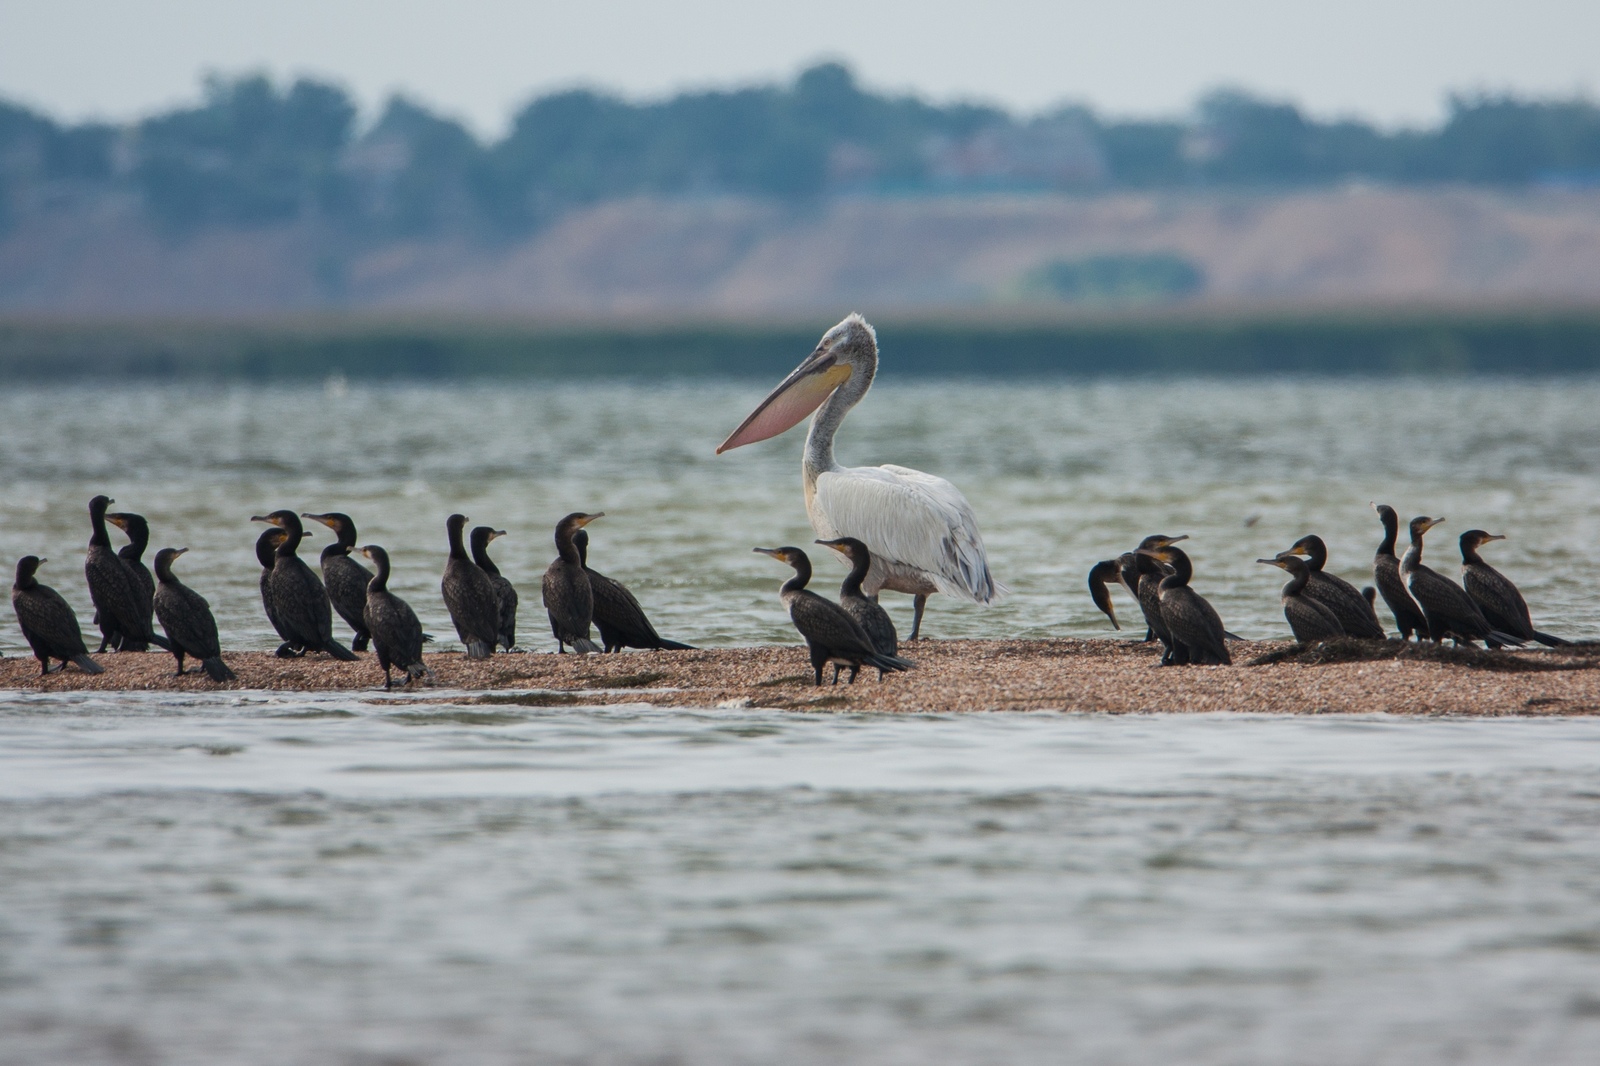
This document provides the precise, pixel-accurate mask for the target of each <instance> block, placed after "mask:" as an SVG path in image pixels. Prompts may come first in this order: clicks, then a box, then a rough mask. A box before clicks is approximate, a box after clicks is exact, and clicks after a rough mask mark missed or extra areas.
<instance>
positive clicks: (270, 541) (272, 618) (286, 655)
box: [256, 526, 306, 659]
mask: <svg viewBox="0 0 1600 1066" xmlns="http://www.w3.org/2000/svg"><path fill="white" fill-rule="evenodd" d="M288 536H289V534H288V533H285V532H284V531H283V530H281V529H279V528H278V527H277V526H269V527H268V528H266V529H263V530H262V531H261V536H259V537H257V538H256V562H258V563H260V564H261V607H262V609H263V610H265V611H266V612H267V621H269V622H271V623H272V629H273V631H274V632H276V633H277V634H278V638H279V639H280V640H282V641H283V643H282V644H280V645H278V650H277V652H275V654H276V655H277V656H278V658H280V659H293V658H296V657H298V656H301V655H304V654H305V653H306V650H305V649H304V648H302V647H300V646H299V645H298V644H296V643H294V642H293V641H292V640H290V638H289V634H288V633H286V632H285V631H284V628H283V623H282V622H280V621H279V620H278V612H277V609H276V608H275V607H273V605H272V593H271V592H270V591H269V590H268V584H269V583H270V582H271V581H272V567H273V564H274V563H275V562H277V558H278V545H280V544H282V543H283V542H284V540H286V539H287V538H288Z"/></svg>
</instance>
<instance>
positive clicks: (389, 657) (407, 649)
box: [361, 544, 428, 688]
mask: <svg viewBox="0 0 1600 1066" xmlns="http://www.w3.org/2000/svg"><path fill="white" fill-rule="evenodd" d="M361 554H362V555H365V556H366V557H367V558H368V559H371V560H372V563H373V565H374V566H376V567H377V568H378V572H377V573H376V574H375V575H373V578H372V583H371V584H369V585H368V586H367V606H366V615H365V617H364V618H363V619H362V626H363V628H365V629H366V631H367V632H368V633H369V634H371V635H372V650H373V652H374V653H375V654H376V655H377V657H378V665H379V666H381V667H383V687H384V688H389V687H390V686H391V685H392V684H393V681H392V680H391V678H390V676H389V668H390V667H395V668H397V669H400V670H404V671H405V674H406V678H405V680H404V681H402V682H401V684H403V685H409V684H411V680H412V678H418V677H423V676H425V675H426V674H427V672H428V668H427V667H426V666H424V665H422V640H423V637H422V623H421V622H419V621H417V612H415V611H413V610H412V609H411V605H410V604H409V603H407V602H406V601H405V600H402V599H401V598H400V597H399V596H396V595H395V594H394V593H392V592H390V591H389V553H388V552H386V551H384V550H383V549H382V548H380V547H378V546H377V545H376V544H368V545H367V546H366V547H364V548H362V549H361Z"/></svg>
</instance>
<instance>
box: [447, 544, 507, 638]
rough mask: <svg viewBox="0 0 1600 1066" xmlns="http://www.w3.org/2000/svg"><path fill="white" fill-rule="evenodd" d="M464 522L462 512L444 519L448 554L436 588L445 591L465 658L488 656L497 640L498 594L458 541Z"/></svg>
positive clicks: (451, 617) (464, 546)
mask: <svg viewBox="0 0 1600 1066" xmlns="http://www.w3.org/2000/svg"><path fill="white" fill-rule="evenodd" d="M466 524H467V516H466V515H464V514H453V515H451V516H450V517H449V518H447V519H445V523H444V528H445V534H446V535H447V536H448V538H449V541H450V555H449V558H447V559H446V560H445V564H444V579H443V580H441V581H440V582H439V589H440V591H441V592H443V593H444V605H445V606H446V607H448V608H449V609H450V621H452V622H454V623H455V626H456V636H458V637H460V638H461V643H462V644H463V645H465V646H466V649H467V658H469V659H487V658H488V657H489V656H491V655H493V654H494V646H495V644H497V643H498V642H499V640H500V594H499V593H498V592H497V591H495V587H494V582H493V581H491V580H490V579H489V575H488V574H486V573H484V572H483V571H482V570H480V569H479V568H478V564H477V563H475V562H473V561H472V556H470V555H468V554H467V548H466V545H464V544H463V543H462V542H461V531H462V530H463V529H464V528H465V527H466Z"/></svg>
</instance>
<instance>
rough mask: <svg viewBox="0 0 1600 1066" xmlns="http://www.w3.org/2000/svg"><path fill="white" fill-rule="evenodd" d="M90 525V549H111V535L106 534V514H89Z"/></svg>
mask: <svg viewBox="0 0 1600 1066" xmlns="http://www.w3.org/2000/svg"><path fill="white" fill-rule="evenodd" d="M89 525H90V528H91V533H90V534H89V547H91V548H93V547H97V546H98V547H101V548H109V547H111V535H110V534H109V533H107V532H106V513H105V512H104V511H94V510H91V511H90V512H89Z"/></svg>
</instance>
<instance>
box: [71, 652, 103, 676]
mask: <svg viewBox="0 0 1600 1066" xmlns="http://www.w3.org/2000/svg"><path fill="white" fill-rule="evenodd" d="M72 661H73V663H74V665H76V666H77V668H78V669H79V670H82V671H83V672H84V673H86V674H103V673H105V672H106V668H105V667H103V666H101V665H100V664H99V663H97V662H95V661H94V660H93V659H91V658H89V657H88V656H87V655H74V656H73V657H72Z"/></svg>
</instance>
